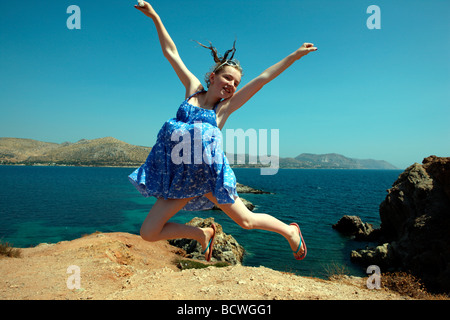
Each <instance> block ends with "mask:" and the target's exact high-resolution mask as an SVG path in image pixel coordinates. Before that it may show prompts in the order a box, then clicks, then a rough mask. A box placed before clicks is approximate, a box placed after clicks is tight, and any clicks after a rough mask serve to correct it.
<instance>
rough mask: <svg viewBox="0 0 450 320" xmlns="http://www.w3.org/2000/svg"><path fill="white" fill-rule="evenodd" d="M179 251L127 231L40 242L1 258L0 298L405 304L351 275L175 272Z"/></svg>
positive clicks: (229, 269)
mask: <svg viewBox="0 0 450 320" xmlns="http://www.w3.org/2000/svg"><path fill="white" fill-rule="evenodd" d="M183 254H184V251H183V250H182V249H179V248H175V247H173V246H171V245H169V244H168V243H167V242H166V241H159V242H154V243H149V242H146V241H144V240H142V239H141V238H140V237H139V236H137V235H132V234H128V233H97V234H91V235H89V236H85V237H82V238H79V239H75V240H73V241H63V242H59V243H56V244H41V245H39V246H37V247H34V248H26V249H22V258H6V257H3V258H0V274H1V280H0V299H2V300H5V299H33V300H34V299H57V300H66V299H69V300H84V299H94V300H96V299H164V300H166V299H170V300H246V299H256V300H259V299H264V300H273V299H280V300H281V299H285V300H292V299H314V300H317V299H405V297H402V296H400V295H399V294H397V293H395V292H392V291H387V290H386V289H381V290H370V289H367V287H366V280H365V279H363V278H357V277H343V278H341V279H340V280H333V281H328V280H321V279H315V278H310V277H302V276H296V275H292V274H288V273H282V272H278V271H274V270H271V269H268V268H265V267H258V268H256V267H245V266H242V265H236V266H230V267H224V268H215V267H209V268H205V269H188V270H182V271H181V270H179V269H178V268H177V267H176V263H175V262H174V261H176V260H177V259H179V258H180V257H182V255H183ZM286 259H293V258H292V257H291V256H289V257H286ZM72 265H75V266H78V267H79V268H80V269H79V270H80V280H81V282H80V288H79V289H77V288H75V289H69V288H68V287H67V282H68V280H69V277H71V276H73V275H74V274H73V273H72V272H70V273H67V270H68V267H69V266H72Z"/></svg>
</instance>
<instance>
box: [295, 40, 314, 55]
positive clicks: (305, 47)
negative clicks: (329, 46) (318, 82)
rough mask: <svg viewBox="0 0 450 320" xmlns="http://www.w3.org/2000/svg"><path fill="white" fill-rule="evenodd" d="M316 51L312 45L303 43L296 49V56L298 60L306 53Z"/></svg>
mask: <svg viewBox="0 0 450 320" xmlns="http://www.w3.org/2000/svg"><path fill="white" fill-rule="evenodd" d="M313 51H317V48H316V47H314V44H312V43H308V42H305V43H304V44H303V45H302V46H301V47H300V48H298V49H297V52H296V53H297V56H298V58H299V59H300V58H301V57H303V56H306V55H307V54H308V53H310V52H313Z"/></svg>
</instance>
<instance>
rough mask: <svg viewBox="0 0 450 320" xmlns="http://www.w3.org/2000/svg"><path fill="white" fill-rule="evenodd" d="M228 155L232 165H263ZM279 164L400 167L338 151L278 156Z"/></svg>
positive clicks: (294, 165) (329, 167)
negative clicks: (354, 157) (350, 155)
mask: <svg viewBox="0 0 450 320" xmlns="http://www.w3.org/2000/svg"><path fill="white" fill-rule="evenodd" d="M227 157H228V159H229V160H230V163H232V167H241V168H249V167H252V168H260V167H263V165H261V164H260V162H259V161H258V163H257V164H249V157H248V155H245V164H238V162H237V159H238V157H237V156H236V155H233V154H228V153H227ZM275 160H276V158H273V159H272V162H275ZM278 165H279V167H280V168H285V169H398V168H396V167H395V166H393V165H392V164H390V163H389V162H386V161H384V160H373V159H364V160H361V159H353V158H347V157H345V156H343V155H341V154H337V153H328V154H311V153H302V154H300V155H298V156H296V157H295V158H278ZM272 166H273V163H272Z"/></svg>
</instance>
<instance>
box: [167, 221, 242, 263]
mask: <svg viewBox="0 0 450 320" xmlns="http://www.w3.org/2000/svg"><path fill="white" fill-rule="evenodd" d="M212 223H215V222H214V218H207V219H201V218H197V217H196V218H194V219H192V220H191V221H189V222H188V223H186V224H187V225H190V226H194V227H200V228H207V227H210V226H211V224H212ZM215 225H216V239H215V241H214V250H213V253H212V258H211V261H224V262H228V263H230V264H232V265H235V264H241V263H242V260H243V258H244V253H245V250H244V248H243V247H242V246H241V245H240V244H239V243H238V242H237V241H236V239H234V238H233V236H231V235H227V234H225V233H224V232H223V229H222V226H221V225H220V224H218V223H215ZM169 243H170V244H171V245H173V246H176V247H179V248H182V249H184V250H185V251H186V253H187V254H188V256H187V257H188V258H193V259H198V260H205V255H204V254H202V246H201V245H200V243H198V242H197V241H196V240H192V239H174V240H169Z"/></svg>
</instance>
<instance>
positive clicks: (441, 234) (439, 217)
mask: <svg viewBox="0 0 450 320" xmlns="http://www.w3.org/2000/svg"><path fill="white" fill-rule="evenodd" d="M380 219H381V227H380V232H381V234H382V236H383V237H384V239H387V241H385V243H389V245H386V246H385V245H384V244H383V246H384V247H385V249H386V250H385V251H386V254H381V253H380V254H378V255H375V251H376V249H375V250H372V253H371V254H366V253H362V250H359V253H358V252H356V253H352V255H353V256H354V258H355V259H356V260H358V259H359V257H358V254H359V255H360V256H361V257H363V256H365V258H368V257H369V256H370V255H372V256H373V257H375V256H376V259H374V260H373V261H372V262H370V259H368V260H366V263H369V264H372V263H373V264H376V263H380V264H386V265H388V266H389V267H390V268H396V269H398V270H403V271H409V272H411V273H412V274H413V275H414V276H416V277H418V278H420V279H421V280H422V281H423V283H424V284H425V286H426V287H427V289H429V290H430V291H434V292H446V293H448V292H450V157H447V158H439V157H436V156H431V157H428V158H426V159H424V161H423V164H422V165H421V164H418V163H415V164H413V165H412V166H410V167H408V168H407V169H406V170H405V171H404V172H403V173H402V174H400V176H399V177H398V179H397V181H395V183H394V185H393V186H392V188H390V189H389V190H388V195H387V196H386V199H385V200H384V201H383V202H382V203H381V204H380ZM377 248H378V247H377ZM380 250H381V249H379V250H378V251H380ZM383 256H384V257H385V259H384V260H383V259H382V261H380V258H382V257H383ZM369 258H370V257H369ZM375 262H376V263H375Z"/></svg>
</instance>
